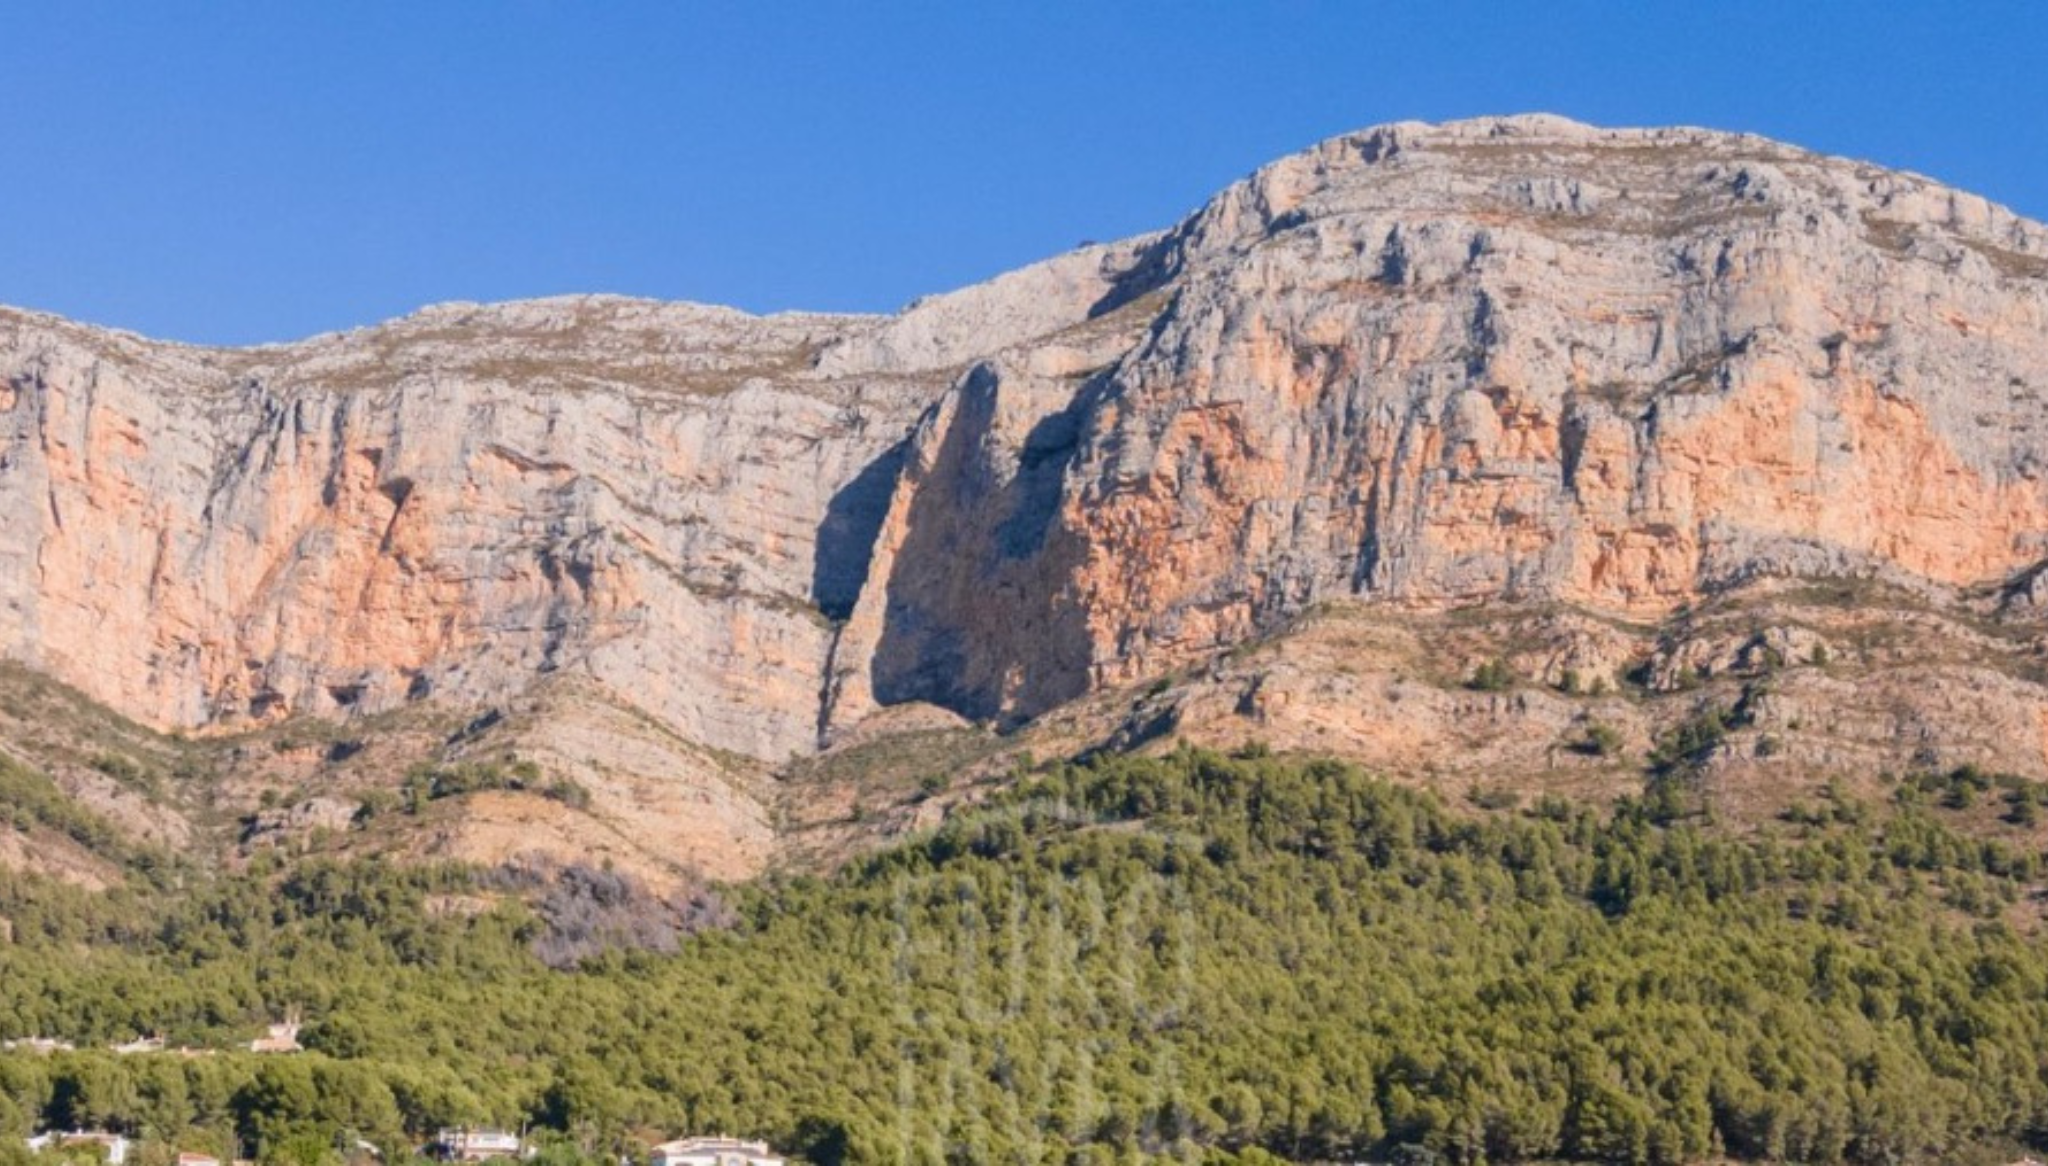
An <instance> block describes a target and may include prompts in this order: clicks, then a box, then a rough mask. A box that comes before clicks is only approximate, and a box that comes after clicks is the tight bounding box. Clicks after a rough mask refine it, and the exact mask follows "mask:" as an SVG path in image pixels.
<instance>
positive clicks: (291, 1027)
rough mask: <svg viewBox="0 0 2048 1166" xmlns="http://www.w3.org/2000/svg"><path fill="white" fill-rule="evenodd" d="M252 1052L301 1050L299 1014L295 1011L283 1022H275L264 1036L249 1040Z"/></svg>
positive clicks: (291, 1051)
mask: <svg viewBox="0 0 2048 1166" xmlns="http://www.w3.org/2000/svg"><path fill="white" fill-rule="evenodd" d="M249 1051H250V1052H252V1053H296V1052H298V1051H299V1016H298V1013H297V1012H293V1013H292V1014H291V1015H290V1016H288V1017H286V1018H285V1021H284V1023H283V1024H273V1025H271V1026H270V1027H269V1029H268V1030H267V1031H265V1032H264V1034H263V1035H262V1036H259V1037H257V1038H256V1039H255V1040H252V1041H250V1042H249Z"/></svg>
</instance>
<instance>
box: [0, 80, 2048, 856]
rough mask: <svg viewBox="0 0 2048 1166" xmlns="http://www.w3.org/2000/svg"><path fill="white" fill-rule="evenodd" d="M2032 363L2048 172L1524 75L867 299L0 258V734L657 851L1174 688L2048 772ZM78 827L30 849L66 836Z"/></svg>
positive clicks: (331, 836)
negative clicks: (412, 304)
mask: <svg viewBox="0 0 2048 1166" xmlns="http://www.w3.org/2000/svg"><path fill="white" fill-rule="evenodd" d="M2044 390H2048V228H2043V227H2042V226H2040V225H2039V224H2035V223H2032V222H2029V221H2026V220H2023V219H2021V218H2018V217H2017V216H2015V215H2013V214H2011V213H2010V212H2008V211H2005V210H2003V209H2002V208H1999V207H1997V206H1994V205H1992V204H1990V203H1988V202H1986V201H1984V200H1983V199H1980V198H1976V197H1974V196H1971V195H1968V194H1964V193H1961V192H1958V191H1954V190H1950V189H1947V188H1944V187H1942V186H1940V185H1938V184H1937V183H1935V182H1933V181H1930V180H1928V179H1924V178H1920V177H1917V176H1913V175H1909V174H1902V173H1898V172H1893V171H1888V170H1883V169H1880V168H1877V167H1874V166H1870V165H1866V164H1861V163H1856V162H1851V161H1846V160H1842V159H1837V158H1828V157H1822V156H1818V155H1814V154H1811V153H1807V152H1804V151H1801V150H1798V149H1795V148H1793V147H1790V146H1785V145H1780V144H1777V143H1773V142H1769V141H1765V140H1762V139H1758V138H1753V137H1744V136H1737V135H1731V134H1723V133H1714V132H1708V131H1702V130H1690V129H1670V130H1599V129H1593V128H1590V127H1586V126H1582V125H1578V124H1575V123H1571V122H1566V121H1563V120H1560V119H1555V118H1548V117H1521V118H1507V119H1497V120H1483V121H1473V122H1462V123H1454V124H1449V125H1441V126H1429V125H1421V124H1414V123H1402V124H1396V125H1389V126H1383V127H1379V128H1376V129H1372V130H1368V131H1364V132H1361V133H1358V134H1353V135H1347V136H1344V137H1340V138H1336V139H1332V140H1330V141H1328V142H1324V143H1322V144H1321V145H1318V146H1316V147H1314V148H1312V149H1310V150H1308V151H1305V152H1303V153H1301V154H1298V155H1294V156H1292V157H1289V158H1285V159H1282V160H1281V161H1279V162H1276V163H1274V164H1272V165H1270V166H1268V167H1266V168H1264V169H1262V170H1260V171H1259V172H1257V173H1256V174H1254V175H1252V176H1251V177H1249V178H1247V179H1245V180H1244V181H1242V182H1240V183H1238V184H1236V185H1234V186H1232V187H1230V188H1229V189H1227V190H1225V191H1224V192H1222V193H1221V194H1219V195H1218V196H1217V197H1216V198H1214V199H1213V200H1211V201H1210V202H1209V203H1208V204H1207V205H1205V206H1204V207H1202V208H1201V209H1200V210H1198V211H1196V212H1195V213H1194V214H1192V215H1190V216H1189V217H1188V218H1187V219H1185V220H1184V221H1182V222H1181V223H1179V224H1178V225H1176V226H1174V227H1173V228H1171V229H1170V230H1168V231H1165V232H1164V233H1161V234H1158V235H1153V236H1146V237H1141V238H1138V239H1133V240H1129V241H1126V242H1122V243H1116V244H1110V245H1106V246H1095V247H1088V248H1085V249H1082V250H1080V251H1076V252H1074V253H1071V254H1068V255H1065V256H1061V257H1059V258H1056V259H1053V260H1050V261H1047V262H1045V263H1042V264H1038V265H1036V266H1033V267H1029V268H1025V269H1023V270H1020V271H1017V272H1014V273H1011V274H1009V275H1005V276H1002V277H1000V278H997V279H995V280H993V281H990V282H989V283H986V284H983V285H980V286H977V287H974V288H969V289H966V290H964V291H958V292H954V293H951V294H948V295H943V296H937V297H934V298H931V299H928V300H924V301H920V302H919V303H917V304H914V305H912V306H910V307H908V308H906V309H905V310H904V311H902V312H900V313H898V314H896V315H894V316H889V317H851V316H824V315H797V314H790V315H778V316H768V317H755V316H749V315H746V314H743V313H740V312H736V311H732V310H728V309H722V308H712V307H702V306H696V305H685V304H655V303H647V302H641V301H632V300H623V299H616V298H605V297H581V298H570V299H558V300H545V301H534V302H525V303H514V304H505V305H495V306H480V305H444V306H440V307H435V308H430V309H427V310H425V311H422V312H420V313H418V314H416V315H414V316H411V317H407V318H405V319H402V320H398V321H394V322H391V323H389V324H385V325H381V326H378V327H375V328H369V329H362V330H357V331H354V332H349V333H344V334H336V335H329V336H322V337H316V338H314V339H311V340H308V341H304V342H301V343H296V344H290V345H279V346H270V347H262V348H253V349H239V350H219V349H203V348H193V347H187V346H182V345H175V344H167V343H159V342H154V341H149V340H145V339H142V338H139V337H135V336H132V335H128V334H123V333H116V332H109V331H104V330H99V329H93V328H87V327H83V326H79V325H76V324H72V323H68V322H65V321H62V320H58V319H54V318H51V317H48V316H41V315H35V314H31V313H25V312H16V311H0V515H4V518H0V653H4V655H5V656H6V657H7V658H9V659H11V660H13V661H15V662H16V663H17V664H18V665H19V667H20V669H21V670H20V671H18V672H16V673H10V674H9V676H8V678H7V685H8V686H9V689H10V691H14V690H16V689H18V690H19V691H18V692H15V697H16V699H13V700H10V701H9V702H8V704H9V708H8V710H7V714H6V717H5V718H0V721H4V723H0V740H4V741H5V742H6V743H7V753H8V755H9V756H11V757H13V758H14V759H15V760H16V761H17V762H19V763H21V764H23V765H25V766H30V767H37V768H38V769H39V771H41V772H47V773H48V774H49V775H50V776H52V777H53V778H54V779H56V781H57V783H58V785H60V786H62V787H63V788H64V789H65V790H66V791H68V792H69V794H70V795H71V796H73V797H77V798H84V799H87V800H88V804H91V805H93V806H94V807H96V812H99V813H103V814H104V815H106V816H107V817H108V818H109V820H111V821H113V822H115V823H116V824H117V825H118V826H119V828H120V829H121V830H123V831H125V832H126V833H127V834H128V835H130V836H134V837H138V838H143V839H154V840H156V841H157V842H158V844H163V845H175V846H182V847H195V846H200V845H202V842H201V841H199V840H200V839H212V840H213V844H214V845H218V846H219V847H221V848H222V853H223V854H224V855H227V856H229V857H233V856H237V855H239V856H242V857H243V858H246V857H247V856H248V855H249V854H251V853H254V852H255V851H256V850H257V849H260V848H261V847H264V846H269V845H276V844H288V845H292V846H300V847H304V846H338V847H362V848H373V849H374V848H380V847H381V848H385V849H388V850H390V851H392V852H397V853H404V854H412V855H420V856H441V857H456V858H465V859H471V860H477V861H487V862H495V861H500V860H503V859H505V858H507V857H509V856H511V855H514V854H517V853H520V852H522V851H523V850H525V849H540V850H544V851H549V852H552V853H555V854H558V855H577V856H585V857H587V856H591V855H603V856H605V857H607V858H614V859H616V860H617V861H620V862H626V863H629V864H632V865H634V866H635V867H636V868H637V869H642V870H645V871H647V872H650V874H651V876H652V877H662V876H663V875H664V873H665V872H666V873H668V874H673V875H674V876H675V877H684V876H687V875H691V874H698V873H701V874H708V875H711V876H713V877H720V878H736V877H744V876H747V875H750V874H752V873H755V872H757V871H759V870H762V869H764V868H765V867H766V866H768V865H770V864H772V863H774V862H776V861H777V860H778V859H782V860H787V861H791V862H807V861H825V860H829V858H830V857H831V856H834V855H838V854H843V853H845V852H846V850H847V849H848V848H849V847H855V846H858V845H860V844H861V840H862V839H863V838H869V837H872V836H874V835H875V834H877V833H886V832H888V831H892V830H901V829H908V828H914V827H916V826H918V825H922V824H928V823H929V822H930V821H932V820H933V818H934V816H935V815H938V814H942V813H943V812H944V809H945V807H946V805H948V804H949V803H950V802H951V801H953V800H955V799H957V798H960V797H971V796H974V793H973V791H974V790H975V789H976V788H979V787H978V786H977V785H976V783H977V782H998V781H1000V780H1002V777H1003V775H1004V774H1007V773H1009V772H1011V771H1012V770H1014V769H1015V768H1016V767H1018V766H1019V765H1022V764H1028V763H1029V762H1032V761H1042V760H1045V759H1048V758H1051V757H1058V756H1068V755H1073V754H1077V753H1082V752H1086V751H1088V750H1091V749H1096V748H1103V747H1118V748H1124V747H1128V748H1164V747H1169V746H1170V744H1171V742H1172V741H1174V740H1176V739H1182V738H1191V739H1195V740H1201V741H1210V742H1214V743H1221V744H1234V743H1241V742H1242V741H1244V740H1247V739H1251V738H1257V739H1259V740H1261V741H1263V742H1266V743H1267V744H1268V745H1270V746H1271V747H1276V748H1303V749H1315V750H1318V751H1322V752H1333V753H1337V754H1340V755H1345V756H1350V757H1355V758H1357V759H1359V760H1361V761H1363V762H1366V763H1369V764H1371V765H1374V766H1376V767H1380V768H1383V769H1385V770H1387V771H1389V772H1392V773H1397V774H1400V775H1403V776H1408V777H1412V778H1414V779H1416V780H1426V781H1436V782H1449V783H1454V784H1456V785H1457V786H1459V787H1460V788H1463V789H1466V790H1468V791H1469V792H1471V793H1472V794H1473V796H1474V797H1475V798H1476V799H1478V800H1480V801H1485V802H1500V801H1504V800H1505V799H1507V798H1509V797H1523V796H1531V797H1533V796H1535V794H1536V793H1538V792H1541V791H1565V792H1578V793H1582V794H1585V795H1587V796H1599V797H1610V796H1616V795H1618V794H1623V793H1630V792H1635V791H1638V790H1640V788H1641V787H1642V784H1643V781H1644V780H1645V773H1646V767H1649V766H1651V765H1652V762H1653V760H1654V759H1656V758H1659V757H1661V758H1663V759H1664V760H1665V761H1667V762H1668V761H1669V760H1670V749H1669V748H1664V749H1663V752H1662V753H1660V752H1659V750H1660V742H1668V739H1669V738H1670V737H1671V735H1672V734H1673V733H1674V732H1677V731H1678V730H1679V729H1680V728H1682V727H1683V726H1685V725H1687V724H1691V723H1696V722H1697V721H1698V720H1699V718H1700V717H1702V716H1704V715H1709V714H1711V715H1713V716H1716V717H1719V718H1721V719H1723V720H1725V721H1727V722H1728V731H1727V732H1726V733H1725V734H1724V735H1721V736H1717V737H1716V739H1715V740H1714V741H1713V742H1712V743H1711V747H1710V748H1706V749H1701V750H1695V751H1694V752H1695V753H1696V754H1697V755H1695V756H1690V757H1688V758H1686V759H1685V761H1686V764H1687V766H1688V767H1689V770H1688V771H1689V772H1694V773H1696V774H1697V775H1698V776H1699V777H1700V781H1701V783H1702V784H1703V786H1704V788H1706V789H1707V790H1709V792H1710V793H1711V794H1712V796H1714V797H1715V798H1718V799H1719V800H1720V802H1721V803H1722V804H1723V805H1725V806H1726V807H1727V808H1728V809H1730V810H1731V811H1732V812H1734V813H1736V815H1737V816H1738V817H1742V816H1743V815H1745V814H1746V815H1748V816H1749V817H1750V818H1754V819H1757V820H1762V819H1764V818H1766V817H1768V815H1769V814H1772V813H1778V812H1781V811H1782V810H1783V809H1784V808H1785V807H1787V806H1788V805H1790V804H1792V803H1793V802H1795V801H1796V800H1797V799H1798V798H1799V797H1801V796H1804V793H1802V791H1806V792H1810V791H1811V789H1813V788H1815V787H1816V786H1818V785H1819V784H1820V783H1822V782H1824V781H1827V780H1831V779H1832V780H1838V781H1849V782H1852V783H1864V784H1872V783H1877V782H1879V781H1881V780H1882V778H1883V776H1884V775H1887V774H1889V775H1894V776H1896V775H1898V774H1903V773H1907V772H1911V771H1915V770H1929V769H1934V768H1941V767H1949V766H1956V765H1962V764H1966V763H1967V764H1977V765H1983V766H1990V767H1994V768H1997V769H2001V770H2006V771H2011V772H2015V773H2025V774H2033V775H2038V774H2043V773H2048V688H2044V687H2043V683H2042V681H2043V673H2042V651H2043V644H2044V640H2043V635H2044V632H2048V624H2044V623H2043V622H2042V621H2043V618H2044V616H2048V613H2043V612H2041V611H2040V606H2041V604H2043V603H2044V602H2048V583H2043V582H2042V581H2041V580H2042V579H2043V578H2044V576H2043V574H2042V570H2041V568H2042V565H2043V563H2044V562H2048V484H2044V482H2043V477H2042V475H2043V472H2044V464H2043V463H2044V457H2048V405H2044V402H2043V399H2042V393H2043V391H2044ZM29 693H41V694H42V695H41V696H40V697H37V699H41V700H48V701H57V702H59V703H61V704H62V705H63V707H64V708H66V709H68V710H71V712H70V713H68V714H67V716H66V717H64V718H59V719H57V720H54V721H53V720H52V719H51V718H50V717H49V716H46V715H43V714H41V713H38V712H36V711H35V708H36V707H37V706H35V705H34V704H33V702H32V701H31V700H30V698H29V696H28V695H25V694H29ZM53 693H54V694H58V695H50V694H53ZM117 716H118V717H119V718H126V719H127V720H128V721H132V722H133V723H132V724H128V723H127V721H121V722H119V723H121V724H123V725H125V726H126V727H125V728H122V729H121V730H120V732H119V733H118V734H116V735H117V736H118V737H119V740H115V741H111V742H108V743H105V744H103V745H98V746H93V747H90V748H82V747H80V746H79V745H78V744H77V743H76V742H77V740H78V739H79V738H80V735H81V734H83V733H86V732H87V731H88V730H90V732H91V733H94V734H98V733H101V732H103V727H104V726H105V725H108V724H114V723H116V721H115V719H114V718H116V717H117ZM64 726H69V727H68V728H66V727H64ZM1595 727H1597V728H1598V729H1599V730H1600V731H1599V732H1597V733H1595V732H1594V731H1593V730H1594V729H1595ZM1595 738H1597V743H1596V741H1595ZM1027 754H1028V755H1029V756H1028V758H1027V757H1026V755H1027ZM464 765H467V766H470V767H471V769H470V770H465V771H464V772H469V773H471V775H472V779H474V774H475V772H478V770H477V769H476V767H479V766H485V765H490V766H497V767H498V769H496V770H494V771H493V773H495V774H496V776H495V777H494V778H493V779H492V781H491V782H490V783H487V784H490V785H491V788H489V789H480V790H473V789H457V786H460V785H461V784H462V783H461V782H456V781H454V780H453V779H450V780H449V781H448V782H446V783H444V787H437V788H446V789H449V790H454V791H455V792H454V793H452V794H451V795H450V796H448V797H445V798H435V799H428V800H429V801H431V803H432V804H431V805H425V806H424V807H422V806H415V807H414V809H415V811H416V812H414V813H411V814H407V815H394V814H391V813H383V814H379V813H376V812H375V811H376V810H377V809H378V807H379V804H380V803H381V802H383V801H386V800H389V799H391V798H396V797H399V796H400V795H401V790H402V788H403V783H405V782H406V781H408V780H411V781H414V782H415V784H417V783H418V781H420V780H421V778H420V775H421V774H422V773H425V772H427V771H429V770H432V769H433V768H434V767H437V766H438V767H442V768H444V769H445V768H447V767H451V766H456V767H459V766H464ZM515 765H516V766H519V767H521V768H520V770H519V772H520V773H522V774H524V775H525V776H523V777H520V778H518V779H516V780H514V779H510V778H505V777H504V774H505V773H509V772H511V770H510V769H508V768H507V767H509V766H515ZM1666 767H1667V768H1668V766H1666ZM450 772H453V771H452V770H450ZM194 774H203V775H204V779H203V780H200V779H198V778H195V777H193V776H192V775H194ZM181 775H182V776H181ZM466 780H467V779H466ZM550 791H552V792H550ZM366 810H367V811H369V812H366ZM400 818H402V819H403V821H402V822H401V823H399V824H397V825H394V824H393V823H394V822H398V820H399V819H400ZM379 823H384V825H383V826H380V825H379ZM401 827H402V828H401ZM24 839H26V840H24ZM280 840H282V842H280ZM60 842H61V840H57V839H54V838H46V839H44V841H43V842H42V843H41V844H37V843H36V842H35V839H34V838H29V837H27V836H26V835H24V836H23V837H19V838H10V839H7V840H5V841H4V842H0V864H12V865H22V864H26V863H31V862H33V861H40V862H42V863H43V864H44V865H45V866H46V867H49V868H51V869H57V870H62V871H67V872H70V873H71V874H72V875H73V876H75V877H76V878H77V879H78V880H79V881H90V879H91V878H92V877H93V874H92V869H93V868H92V860H91V857H90V856H89V855H77V854H70V852H69V851H66V850H64V846H65V845H69V844H68V843H63V844H60ZM38 854H40V855H42V856H44V857H43V858H41V859H36V858H35V857H34V856H36V855H38ZM10 856H12V857H10Z"/></svg>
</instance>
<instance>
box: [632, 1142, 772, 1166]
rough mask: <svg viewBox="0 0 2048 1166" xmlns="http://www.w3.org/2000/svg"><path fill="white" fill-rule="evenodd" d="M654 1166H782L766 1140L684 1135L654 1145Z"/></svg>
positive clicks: (652, 1158)
mask: <svg viewBox="0 0 2048 1166" xmlns="http://www.w3.org/2000/svg"><path fill="white" fill-rule="evenodd" d="M651 1161H652V1163H653V1166H783V1162H782V1155H780V1154H777V1153H775V1152H774V1151H772V1150H770V1149H769V1148H768V1143H766V1142H743V1141H740V1140H739V1139H738V1138H684V1139H682V1140H681V1141H678V1142H663V1143H662V1144H661V1145H659V1146H656V1147H654V1152H653V1154H652V1155H651Z"/></svg>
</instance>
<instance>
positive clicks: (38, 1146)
mask: <svg viewBox="0 0 2048 1166" xmlns="http://www.w3.org/2000/svg"><path fill="white" fill-rule="evenodd" d="M52 1146H55V1147H57V1148H59V1149H65V1148H68V1147H71V1146H98V1147H99V1148H100V1149H102V1150H104V1151H106V1155H107V1166H122V1163H124V1162H126V1161H128V1139H127V1138H124V1137H122V1136H121V1135H120V1134H109V1133H104V1132H102V1131H100V1130H72V1131H71V1132H70V1133H50V1134H38V1135H36V1136H35V1137H33V1138H30V1139H29V1140H28V1148H29V1150H30V1151H31V1152H32V1153H37V1154H40V1153H42V1152H43V1151H44V1150H47V1149H49V1148H50V1147H52Z"/></svg>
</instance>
